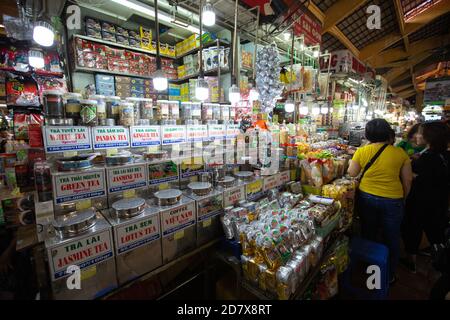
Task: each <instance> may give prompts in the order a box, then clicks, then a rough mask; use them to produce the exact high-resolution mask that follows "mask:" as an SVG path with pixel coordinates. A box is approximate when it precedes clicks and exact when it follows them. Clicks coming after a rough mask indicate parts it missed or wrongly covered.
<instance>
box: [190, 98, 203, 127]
mask: <svg viewBox="0 0 450 320" xmlns="http://www.w3.org/2000/svg"><path fill="white" fill-rule="evenodd" d="M191 114H192V120H194V121H197V122H198V123H200V122H201V121H202V104H201V103H200V102H192V104H191Z"/></svg>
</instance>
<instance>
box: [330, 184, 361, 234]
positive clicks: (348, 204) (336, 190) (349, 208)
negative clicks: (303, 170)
mask: <svg viewBox="0 0 450 320" xmlns="http://www.w3.org/2000/svg"><path fill="white" fill-rule="evenodd" d="M355 190H356V181H355V180H354V179H346V178H342V179H337V180H335V181H334V182H333V183H332V184H327V185H324V186H323V187H322V195H323V196H324V197H328V198H333V199H336V200H339V202H340V203H341V206H342V215H341V219H342V221H341V223H340V227H341V228H342V229H347V228H348V227H349V226H350V225H351V224H352V221H353V207H354V198H355Z"/></svg>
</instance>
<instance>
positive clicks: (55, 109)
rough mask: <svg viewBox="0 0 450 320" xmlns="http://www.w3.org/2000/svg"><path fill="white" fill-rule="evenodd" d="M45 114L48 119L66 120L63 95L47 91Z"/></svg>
mask: <svg viewBox="0 0 450 320" xmlns="http://www.w3.org/2000/svg"><path fill="white" fill-rule="evenodd" d="M42 95H43V97H44V114H45V116H46V117H48V118H64V102H63V94H62V92H61V91H59V90H45V91H44V92H43V93H42Z"/></svg>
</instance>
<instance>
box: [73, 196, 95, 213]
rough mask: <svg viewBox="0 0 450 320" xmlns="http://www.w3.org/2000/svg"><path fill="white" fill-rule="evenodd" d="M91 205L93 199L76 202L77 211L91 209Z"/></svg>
mask: <svg viewBox="0 0 450 320" xmlns="http://www.w3.org/2000/svg"><path fill="white" fill-rule="evenodd" d="M90 207H92V203H91V199H87V200H82V201H79V202H77V203H76V204H75V208H76V209H77V211H79V210H85V209H89V208H90Z"/></svg>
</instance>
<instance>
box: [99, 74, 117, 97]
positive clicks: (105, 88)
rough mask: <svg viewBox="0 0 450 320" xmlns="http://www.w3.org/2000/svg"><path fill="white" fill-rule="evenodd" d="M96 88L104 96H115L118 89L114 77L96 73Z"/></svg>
mask: <svg viewBox="0 0 450 320" xmlns="http://www.w3.org/2000/svg"><path fill="white" fill-rule="evenodd" d="M95 89H96V91H97V94H101V95H104V96H115V95H116V90H115V85H114V77H113V76H110V75H106V74H96V75H95Z"/></svg>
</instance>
